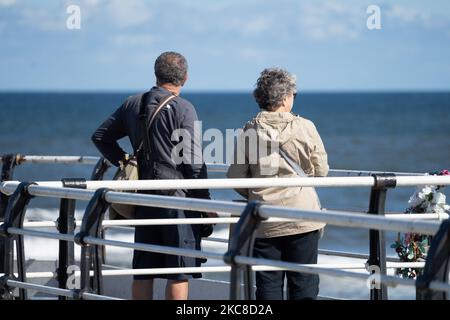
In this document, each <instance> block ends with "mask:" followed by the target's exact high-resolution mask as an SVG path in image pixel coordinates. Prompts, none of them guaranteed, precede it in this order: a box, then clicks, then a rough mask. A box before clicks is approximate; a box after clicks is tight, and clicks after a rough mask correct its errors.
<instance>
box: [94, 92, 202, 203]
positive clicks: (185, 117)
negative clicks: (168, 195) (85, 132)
mask: <svg viewBox="0 0 450 320" xmlns="http://www.w3.org/2000/svg"><path fill="white" fill-rule="evenodd" d="M170 95H171V92H170V91H168V90H167V89H165V88H162V87H153V88H152V89H151V90H150V93H149V95H148V97H147V101H145V105H146V108H147V113H148V114H149V115H151V114H152V113H153V111H154V109H155V108H156V107H157V106H158V105H159V104H160V103H161V102H162V101H163V100H164V99H166V98H167V97H169V96H170ZM141 98H142V94H140V95H135V96H132V97H129V98H128V99H127V100H126V101H125V102H124V103H123V104H122V105H121V106H120V107H119V108H118V109H117V110H116V111H115V112H114V113H113V114H112V115H111V116H110V117H109V118H108V119H107V120H106V121H105V122H104V123H103V124H102V125H101V126H100V127H99V128H98V129H97V130H96V131H95V133H94V134H93V135H92V141H93V142H94V144H95V146H96V147H97V148H98V150H99V151H100V152H101V154H102V155H103V156H104V157H105V158H106V159H108V160H109V161H110V162H111V163H112V164H113V165H115V166H118V165H119V160H121V159H123V158H124V156H125V151H124V150H123V149H122V148H121V147H120V146H119V144H118V143H117V141H118V140H120V139H122V138H123V137H125V136H128V137H129V139H130V142H131V145H132V147H133V151H134V153H135V152H136V150H137V149H138V147H139V145H140V143H141V141H142V134H141V132H142V129H141V124H140V123H139V106H140V101H141ZM195 121H198V118H197V113H196V111H195V108H194V106H193V105H192V104H191V103H190V102H189V101H187V100H185V99H183V98H181V97H176V98H174V99H172V100H171V101H170V102H169V103H168V104H167V105H166V107H165V108H163V109H162V110H161V111H160V112H159V114H158V115H157V117H156V118H155V120H154V124H153V125H152V127H151V128H149V132H148V134H149V141H150V146H151V151H152V158H153V159H154V161H158V162H160V163H163V164H166V165H169V166H171V167H173V168H175V169H177V170H178V171H180V172H181V173H182V174H183V176H184V178H185V179H206V178H207V170H206V166H205V165H204V163H203V161H202V154H201V153H202V146H201V132H197V133H196V134H194V122H195ZM176 129H185V132H189V136H190V141H184V143H190V145H191V150H192V153H191V154H190V156H189V157H186V159H184V160H185V161H183V163H182V164H176V163H175V162H174V161H173V160H172V150H173V149H174V147H175V146H176V145H178V144H179V142H180V141H178V140H177V141H172V140H171V137H172V133H173V132H174V130H176ZM188 196H191V197H195V198H208V199H209V191H208V190H192V191H190V192H189V193H188Z"/></svg>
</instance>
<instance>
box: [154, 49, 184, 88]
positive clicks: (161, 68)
mask: <svg viewBox="0 0 450 320" xmlns="http://www.w3.org/2000/svg"><path fill="white" fill-rule="evenodd" d="M187 70H188V64H187V61H186V58H185V57H183V55H181V54H179V53H177V52H172V51H168V52H164V53H162V54H161V55H160V56H159V57H158V58H157V59H156V61H155V76H156V82H157V84H158V85H160V84H165V83H171V84H173V85H175V86H182V85H183V84H184V82H185V80H186V75H187Z"/></svg>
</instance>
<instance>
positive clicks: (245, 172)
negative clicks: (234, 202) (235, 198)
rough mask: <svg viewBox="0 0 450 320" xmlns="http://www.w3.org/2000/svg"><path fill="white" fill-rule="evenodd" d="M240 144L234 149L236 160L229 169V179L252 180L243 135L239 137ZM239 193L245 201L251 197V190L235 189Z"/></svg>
mask: <svg viewBox="0 0 450 320" xmlns="http://www.w3.org/2000/svg"><path fill="white" fill-rule="evenodd" d="M238 139H239V143H237V144H236V145H235V147H234V159H233V163H232V164H231V165H230V167H229V168H228V172H227V178H230V179H236V178H251V173H250V166H249V161H248V159H247V155H246V152H245V140H244V139H243V136H242V134H241V135H240V136H239V137H238ZM234 190H235V191H236V192H237V193H239V194H240V195H241V196H243V197H244V198H245V199H248V197H249V194H248V192H249V189H239V188H238V189H234Z"/></svg>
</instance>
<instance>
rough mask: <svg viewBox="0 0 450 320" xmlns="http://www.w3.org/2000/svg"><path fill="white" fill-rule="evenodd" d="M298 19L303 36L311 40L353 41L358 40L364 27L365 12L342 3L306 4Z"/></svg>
mask: <svg viewBox="0 0 450 320" xmlns="http://www.w3.org/2000/svg"><path fill="white" fill-rule="evenodd" d="M359 9H361V10H359ZM299 19H300V26H301V28H302V32H303V34H305V36H307V37H309V38H311V39H312V40H315V41H325V40H328V39H338V40H353V39H357V38H359V36H360V33H361V31H362V30H363V26H365V22H366V12H365V9H364V8H362V7H357V6H354V5H353V6H349V5H347V4H343V3H342V2H334V1H326V2H322V3H319V2H316V3H314V4H313V3H306V4H304V5H303V6H302V7H301V12H300V17H299Z"/></svg>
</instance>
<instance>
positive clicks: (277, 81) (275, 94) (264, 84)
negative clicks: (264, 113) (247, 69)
mask: <svg viewBox="0 0 450 320" xmlns="http://www.w3.org/2000/svg"><path fill="white" fill-rule="evenodd" d="M295 81H296V78H295V76H294V75H293V74H291V73H289V72H288V71H286V70H284V69H280V68H268V69H264V70H263V71H262V72H261V75H260V77H259V78H258V81H257V82H256V88H255V90H254V91H253V96H254V97H255V99H256V103H258V105H259V107H260V108H262V109H265V110H268V111H273V110H275V109H276V108H278V107H280V106H281V105H282V104H283V100H284V99H285V98H286V97H288V96H289V95H290V94H293V93H295V92H296V91H297V87H296V84H295Z"/></svg>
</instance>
